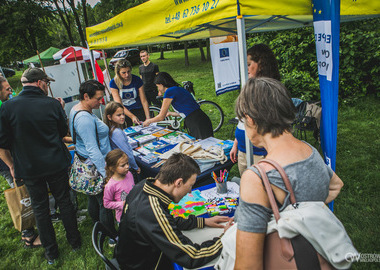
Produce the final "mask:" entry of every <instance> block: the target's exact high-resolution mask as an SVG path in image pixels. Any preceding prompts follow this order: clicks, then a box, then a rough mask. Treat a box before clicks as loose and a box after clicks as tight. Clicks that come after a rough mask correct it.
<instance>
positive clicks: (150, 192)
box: [115, 153, 232, 270]
mask: <svg viewBox="0 0 380 270" xmlns="http://www.w3.org/2000/svg"><path fill="white" fill-rule="evenodd" d="M198 174H200V170H199V167H198V164H197V163H196V162H195V161H194V160H193V159H192V158H191V157H188V156H186V155H184V154H181V153H178V154H174V155H172V156H171V157H170V158H169V159H168V160H167V161H166V162H165V164H164V165H163V166H162V168H161V170H160V172H159V173H158V175H157V176H156V178H155V179H153V178H152V179H147V180H145V181H142V182H140V183H138V184H137V185H136V186H135V187H134V188H133V189H132V190H131V192H130V193H129V194H128V196H127V199H126V203H125V205H124V212H123V215H122V217H121V221H120V226H119V241H118V244H117V245H116V250H115V255H116V258H117V261H118V263H119V265H120V269H144V270H149V269H162V270H163V269H165V270H167V269H173V266H172V262H175V263H177V264H179V265H181V266H183V267H187V268H195V267H201V266H203V265H205V264H206V263H208V262H210V261H212V260H213V259H214V258H216V257H217V256H218V255H219V254H220V252H221V250H222V243H221V241H220V237H216V238H214V239H212V240H208V241H205V242H203V243H202V244H200V245H199V244H195V243H193V242H192V241H191V240H190V239H189V238H187V237H186V236H184V235H183V234H182V232H181V230H191V229H194V228H203V227H204V226H209V227H219V228H223V227H224V228H225V229H224V230H225V231H226V230H227V228H229V226H230V225H231V223H232V219H230V221H229V222H228V223H227V225H226V226H224V225H222V224H219V223H223V222H227V221H228V220H229V218H228V217H222V216H215V217H212V218H197V217H195V216H193V215H190V216H189V217H188V219H184V218H181V217H177V218H174V217H173V216H172V215H171V214H170V212H169V210H168V205H169V204H170V203H171V202H172V201H173V202H175V203H178V202H179V201H180V200H181V199H182V198H183V197H184V196H185V195H186V194H187V193H189V192H191V189H192V186H193V185H194V184H195V181H196V178H197V175H198Z"/></svg>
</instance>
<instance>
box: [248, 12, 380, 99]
mask: <svg viewBox="0 0 380 270" xmlns="http://www.w3.org/2000/svg"><path fill="white" fill-rule="evenodd" d="M379 23H380V19H379V18H377V19H371V20H366V21H360V22H347V23H342V24H341V33H340V67H339V72H340V81H339V98H340V100H341V101H343V102H345V103H347V102H352V101H354V100H355V99H356V98H358V97H362V96H366V95H368V94H373V93H376V94H377V96H380V92H379V90H378V89H379V88H380V81H379V80H378V76H379V74H380V66H379V65H378V63H379V62H380V50H379V48H380V45H379V44H380V35H379V31H378V29H377V28H378V27H377V26H378V25H379ZM313 31H314V30H313V28H311V27H307V28H301V29H295V30H287V31H278V32H269V33H258V34H251V35H250V37H249V38H248V39H247V47H250V46H252V45H254V44H256V43H265V44H268V45H269V47H271V48H272V50H273V51H274V53H275V55H276V57H277V59H278V61H279V66H280V73H281V76H282V82H283V83H284V84H285V85H286V87H287V88H288V89H289V90H290V91H291V93H292V96H294V97H299V98H301V99H305V100H313V99H320V91H319V81H318V68H317V62H316V55H315V42H314V32H313Z"/></svg>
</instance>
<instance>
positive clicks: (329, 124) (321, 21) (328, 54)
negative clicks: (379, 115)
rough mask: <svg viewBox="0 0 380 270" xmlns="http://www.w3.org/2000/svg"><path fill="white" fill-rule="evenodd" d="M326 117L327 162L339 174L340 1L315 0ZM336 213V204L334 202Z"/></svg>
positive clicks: (324, 145) (324, 143)
mask: <svg viewBox="0 0 380 270" xmlns="http://www.w3.org/2000/svg"><path fill="white" fill-rule="evenodd" d="M313 20H314V34H315V44H316V50H317V61H318V73H319V85H320V90H321V103H322V118H321V142H322V150H323V155H324V159H325V162H326V164H327V165H329V166H330V167H331V168H332V169H333V170H334V171H335V162H336V142H337V130H338V91H339V30H340V0H313ZM329 206H330V209H331V210H333V202H332V203H330V205H329Z"/></svg>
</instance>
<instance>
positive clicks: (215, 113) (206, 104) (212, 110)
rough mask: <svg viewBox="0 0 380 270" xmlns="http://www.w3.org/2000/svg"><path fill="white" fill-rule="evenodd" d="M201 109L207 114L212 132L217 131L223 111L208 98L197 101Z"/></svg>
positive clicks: (222, 118)
mask: <svg viewBox="0 0 380 270" xmlns="http://www.w3.org/2000/svg"><path fill="white" fill-rule="evenodd" d="M198 104H199V106H200V107H201V110H202V111H204V112H205V114H207V116H208V117H209V118H210V120H211V123H212V128H213V129H214V132H217V131H218V130H219V129H220V128H221V127H222V125H223V121H224V113H223V110H222V108H220V106H219V105H218V104H216V103H215V102H213V101H209V100H201V101H198Z"/></svg>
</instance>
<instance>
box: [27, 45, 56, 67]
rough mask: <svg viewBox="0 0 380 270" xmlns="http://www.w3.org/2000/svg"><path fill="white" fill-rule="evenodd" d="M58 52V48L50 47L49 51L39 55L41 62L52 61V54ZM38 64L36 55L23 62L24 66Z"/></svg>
mask: <svg viewBox="0 0 380 270" xmlns="http://www.w3.org/2000/svg"><path fill="white" fill-rule="evenodd" d="M58 51H59V49H58V48H55V47H50V48H49V49H47V50H45V51H43V52H41V53H40V57H41V60H42V61H54V59H53V54H55V53H56V52H58ZM39 62H40V60H39V59H38V55H35V56H32V57H30V58H28V59H25V60H24V63H25V64H29V63H39Z"/></svg>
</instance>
